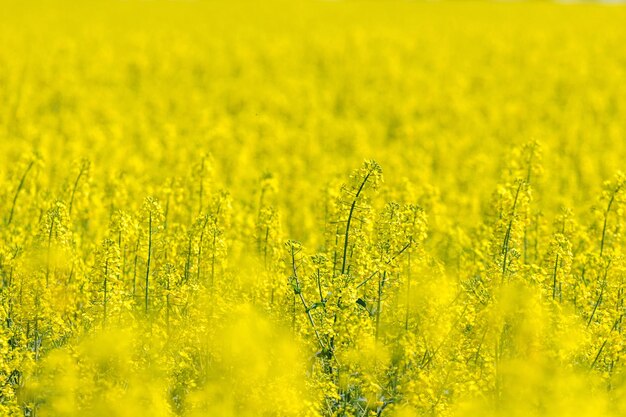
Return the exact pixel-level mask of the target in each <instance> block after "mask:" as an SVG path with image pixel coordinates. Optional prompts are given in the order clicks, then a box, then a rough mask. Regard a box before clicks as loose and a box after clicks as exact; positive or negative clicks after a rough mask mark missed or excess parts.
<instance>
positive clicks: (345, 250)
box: [341, 170, 373, 275]
mask: <svg viewBox="0 0 626 417" xmlns="http://www.w3.org/2000/svg"><path fill="white" fill-rule="evenodd" d="M372 172H373V170H370V171H369V172H368V173H367V175H366V176H365V178H364V179H363V182H362V183H361V185H360V186H359V189H358V190H357V192H356V195H355V196H354V200H352V204H351V205H350V213H349V214H348V222H347V224H346V231H345V233H344V242H343V262H342V263H341V274H342V275H343V274H344V273H345V272H346V263H347V256H348V240H349V238H350V223H351V222H352V215H353V214H354V208H355V207H356V203H357V201H358V200H359V196H360V195H361V192H362V191H363V188H364V187H365V184H366V183H367V180H368V179H369V177H370V175H372Z"/></svg>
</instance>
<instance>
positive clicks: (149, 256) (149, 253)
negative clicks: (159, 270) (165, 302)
mask: <svg viewBox="0 0 626 417" xmlns="http://www.w3.org/2000/svg"><path fill="white" fill-rule="evenodd" d="M151 260H152V211H150V212H149V214H148V261H147V262H146V294H145V302H146V303H145V304H146V314H148V302H149V298H148V295H149V285H150V262H151Z"/></svg>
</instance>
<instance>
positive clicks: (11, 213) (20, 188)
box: [7, 161, 35, 226]
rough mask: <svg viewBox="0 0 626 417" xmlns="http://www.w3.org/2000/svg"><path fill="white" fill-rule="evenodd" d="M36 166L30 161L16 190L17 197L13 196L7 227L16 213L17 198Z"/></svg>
mask: <svg viewBox="0 0 626 417" xmlns="http://www.w3.org/2000/svg"><path fill="white" fill-rule="evenodd" d="M34 164H35V161H30V163H29V164H28V166H27V167H26V170H25V171H24V174H23V175H22V179H21V180H20V184H19V185H18V186H17V190H15V195H14V196H13V204H12V205H11V212H10V213H9V219H8V220H7V226H8V225H10V224H11V221H12V220H13V214H14V212H15V204H16V203H17V197H18V196H19V195H20V191H22V188H23V187H24V182H25V181H26V176H27V175H28V173H29V172H30V170H31V169H32V167H33V165H34Z"/></svg>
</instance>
